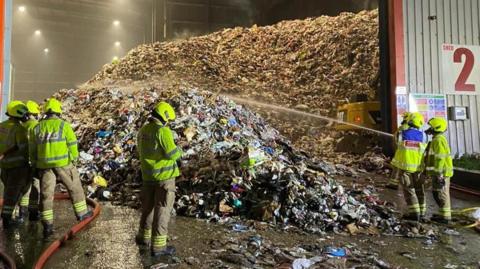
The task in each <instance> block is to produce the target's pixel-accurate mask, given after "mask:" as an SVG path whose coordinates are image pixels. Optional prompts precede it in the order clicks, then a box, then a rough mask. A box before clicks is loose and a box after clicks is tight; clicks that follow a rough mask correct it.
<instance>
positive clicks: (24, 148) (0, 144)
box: [0, 119, 28, 169]
mask: <svg viewBox="0 0 480 269" xmlns="http://www.w3.org/2000/svg"><path fill="white" fill-rule="evenodd" d="M15 146H17V147H18V149H17V150H15V151H13V152H11V153H9V154H7V156H4V158H3V159H2V160H1V161H0V168H7V169H8V168H16V167H21V166H25V165H27V164H28V138H27V129H26V128H25V127H24V126H23V125H22V123H21V122H20V121H19V120H17V119H8V120H6V121H4V122H2V123H0V153H2V154H3V153H4V152H5V151H7V150H9V149H11V148H14V147H15Z"/></svg>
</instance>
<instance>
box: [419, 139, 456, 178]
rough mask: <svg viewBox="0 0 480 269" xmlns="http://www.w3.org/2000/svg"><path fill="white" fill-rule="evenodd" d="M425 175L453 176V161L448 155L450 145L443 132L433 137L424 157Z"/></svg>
mask: <svg viewBox="0 0 480 269" xmlns="http://www.w3.org/2000/svg"><path fill="white" fill-rule="evenodd" d="M425 165H426V167H425V169H426V170H427V175H429V176H444V177H452V176H453V161H452V156H451V155H450V146H449V145H448V141H447V138H446V137H445V136H444V135H443V134H437V135H435V136H434V137H433V140H432V142H430V146H429V149H428V152H427V157H426V163H425Z"/></svg>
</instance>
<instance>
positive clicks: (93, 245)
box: [0, 179, 480, 268]
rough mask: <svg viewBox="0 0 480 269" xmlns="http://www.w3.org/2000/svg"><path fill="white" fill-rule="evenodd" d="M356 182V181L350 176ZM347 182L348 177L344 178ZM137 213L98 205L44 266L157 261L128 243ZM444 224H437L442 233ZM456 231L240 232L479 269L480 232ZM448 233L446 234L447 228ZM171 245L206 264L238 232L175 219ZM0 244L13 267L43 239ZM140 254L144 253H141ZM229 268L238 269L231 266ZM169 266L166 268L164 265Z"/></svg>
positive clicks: (394, 195)
mask: <svg viewBox="0 0 480 269" xmlns="http://www.w3.org/2000/svg"><path fill="white" fill-rule="evenodd" d="M356 181H362V180H358V179H357V180H356ZM350 182H352V181H350ZM381 196H382V197H383V198H385V199H386V200H388V201H391V202H394V203H397V204H398V206H399V207H402V205H403V202H402V195H401V192H400V191H391V190H385V191H382V192H381ZM452 196H453V198H452V203H453V206H454V207H455V208H465V207H472V206H479V205H480V199H478V198H475V197H469V196H465V195H463V194H459V193H455V192H453V195H452ZM428 201H429V204H430V205H429V210H430V212H434V211H435V210H436V206H435V205H433V198H432V197H431V195H429V196H428ZM55 213H56V222H55V226H56V227H57V229H56V237H58V236H60V234H61V233H62V232H65V231H66V230H67V229H68V228H67V227H69V226H70V225H71V224H72V223H74V222H75V218H74V215H73V210H72V209H71V206H70V204H69V203H67V202H57V203H56V206H55ZM138 218H139V212H138V211H136V210H134V209H130V208H125V207H116V206H111V205H107V204H104V205H103V208H102V212H101V215H100V216H99V218H98V219H97V220H95V221H94V222H93V223H92V224H91V225H90V226H89V228H88V229H87V230H85V231H84V232H82V233H81V234H79V235H78V236H77V237H76V238H75V239H74V240H72V241H69V242H68V243H67V244H66V245H65V246H64V247H63V248H62V249H61V250H60V251H58V252H57V253H56V254H55V255H54V256H53V257H52V258H51V260H50V261H49V262H48V263H47V266H46V268H149V267H150V266H151V265H153V264H156V263H158V262H159V261H158V260H153V259H152V258H150V256H149V253H148V252H146V251H145V250H143V249H141V248H139V247H137V245H136V244H135V243H134V236H135V232H136V230H137V227H138ZM445 229H446V227H440V231H444V230H445ZM457 231H458V234H456V235H455V234H453V235H452V234H446V233H444V232H442V233H441V239H440V240H439V242H434V243H433V244H430V243H429V242H427V240H426V239H412V238H404V237H393V236H367V235H358V236H348V235H347V234H339V235H338V234H333V233H329V234H327V235H326V236H321V235H313V236H312V235H307V234H301V233H291V232H283V231H273V230H270V229H267V230H263V231H255V232H247V233H245V234H244V235H242V236H248V235H251V234H255V233H257V234H260V235H261V236H262V237H264V238H266V239H268V240H270V241H272V242H273V243H274V244H279V245H283V246H286V247H296V246H301V245H303V244H318V245H331V246H337V247H341V246H345V245H351V244H354V245H357V246H358V248H360V249H363V250H367V251H371V252H372V253H379V255H380V257H381V258H382V259H383V260H384V261H387V262H388V263H390V264H391V265H396V266H401V268H479V262H480V254H479V253H480V234H478V233H477V232H475V231H473V230H471V229H457ZM447 233H448V232H447ZM171 235H172V238H173V240H172V241H171V244H173V245H174V246H175V247H176V248H177V256H178V257H179V261H180V263H179V264H178V265H176V266H174V267H175V268H208V267H206V266H205V265H204V266H202V264H206V261H207V260H211V259H215V253H212V252H211V251H210V249H209V246H208V244H207V242H209V241H210V240H211V239H220V241H222V240H225V241H227V240H229V239H230V240H231V238H234V240H235V238H238V237H239V235H238V233H235V232H232V231H230V228H228V227H226V226H224V225H218V224H209V223H206V222H204V221H202V220H196V219H191V218H184V217H175V218H173V220H172V223H171ZM0 247H1V248H3V249H6V250H7V253H9V254H10V255H11V256H12V257H14V258H15V260H16V261H17V265H18V268H31V267H32V265H33V264H34V261H35V259H36V257H38V256H39V255H40V253H41V250H42V249H43V248H45V247H46V242H44V241H43V240H42V237H41V226H40V224H28V223H27V224H26V225H24V226H22V227H19V228H17V229H15V230H14V232H13V233H9V234H5V232H4V231H0ZM145 252H146V253H145ZM188 257H196V258H198V259H199V260H200V263H199V264H197V265H189V264H186V263H185V262H184V260H185V259H186V258H188ZM232 267H233V268H240V267H239V266H235V265H232ZM169 268H170V267H169Z"/></svg>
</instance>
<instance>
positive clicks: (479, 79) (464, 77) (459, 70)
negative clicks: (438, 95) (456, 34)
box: [441, 44, 480, 95]
mask: <svg viewBox="0 0 480 269" xmlns="http://www.w3.org/2000/svg"><path fill="white" fill-rule="evenodd" d="M441 50H442V79H441V81H442V89H443V92H444V93H446V94H462V95H465V94H466V95H480V46H464V45H453V44H443V46H442V48H441Z"/></svg>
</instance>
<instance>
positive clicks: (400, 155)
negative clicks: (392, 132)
mask: <svg viewBox="0 0 480 269" xmlns="http://www.w3.org/2000/svg"><path fill="white" fill-rule="evenodd" d="M417 131H418V130H417ZM406 132H412V129H409V130H405V131H403V132H402V133H404V134H405V133H406ZM418 132H419V133H422V132H421V131H418ZM419 136H420V135H419ZM418 140H421V141H412V140H404V141H401V142H399V143H398V148H397V150H396V151H395V156H394V157H393V160H392V165H393V166H394V167H396V168H398V169H400V170H403V171H407V172H411V173H415V172H419V171H421V170H422V165H423V154H424V153H425V149H426V147H427V145H426V143H424V142H423V140H425V135H424V134H423V133H422V139H418Z"/></svg>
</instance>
